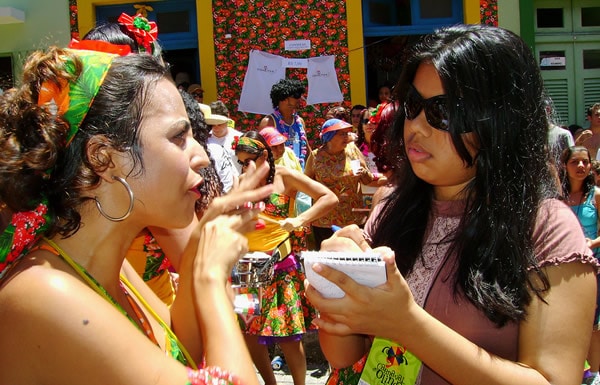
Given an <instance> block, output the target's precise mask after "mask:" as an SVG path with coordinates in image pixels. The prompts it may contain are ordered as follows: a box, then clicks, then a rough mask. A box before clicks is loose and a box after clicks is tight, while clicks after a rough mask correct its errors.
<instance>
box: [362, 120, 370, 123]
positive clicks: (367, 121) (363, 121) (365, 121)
mask: <svg viewBox="0 0 600 385" xmlns="http://www.w3.org/2000/svg"><path fill="white" fill-rule="evenodd" d="M370 121H371V119H363V120H362V124H369V122H370Z"/></svg>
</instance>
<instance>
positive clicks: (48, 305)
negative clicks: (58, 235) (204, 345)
mask: <svg viewBox="0 0 600 385" xmlns="http://www.w3.org/2000/svg"><path fill="white" fill-rule="evenodd" d="M42 257H43V255H42ZM42 259H43V258H42ZM23 262H24V265H23V266H18V270H17V271H16V272H14V273H12V275H11V276H10V277H8V278H7V281H6V282H4V283H3V285H2V286H1V287H0V321H1V322H2V328H0V340H1V341H2V344H0V383H2V384H5V383H6V384H8V383H10V384H42V383H61V384H75V383H81V382H82V381H83V379H86V378H87V379H89V381H86V382H87V383H88V384H94V385H95V384H98V385H99V384H101V383H119V382H120V383H125V382H123V378H120V377H119V376H121V377H122V375H123V373H125V372H124V371H123V372H122V371H119V370H115V371H106V368H107V367H113V368H114V367H117V366H119V365H120V364H119V360H122V357H124V356H127V354H131V351H133V350H135V351H136V352H144V353H143V354H142V353H140V356H139V357H138V358H139V359H140V360H141V361H144V360H146V362H149V361H152V362H156V361H155V360H160V359H162V358H164V353H163V352H162V351H161V350H160V349H156V346H155V345H154V344H153V343H152V342H151V341H150V340H149V339H148V338H146V337H145V336H144V335H143V333H140V332H139V331H138V330H136V328H135V326H134V325H133V324H132V323H131V322H130V321H129V320H128V318H127V317H125V316H123V314H121V313H120V312H119V310H117V308H115V307H114V306H113V305H112V304H111V303H109V302H108V301H107V300H105V299H104V298H103V297H102V296H100V295H98V294H97V293H96V292H95V291H94V290H93V289H92V288H90V287H89V286H88V285H87V284H86V283H85V282H84V281H82V280H80V278H79V277H78V276H76V275H75V274H76V273H71V271H69V270H68V269H69V268H68V267H66V268H65V269H64V270H63V269H62V268H61V266H60V265H59V264H58V263H53V262H52V260H51V259H50V261H46V262H45V263H41V264H39V263H35V261H31V260H24V261H23ZM19 265H21V264H19ZM53 265H54V266H53ZM32 362H35V363H36V364H35V365H34V366H33V367H32V366H31V363H32ZM73 362H77V365H73ZM98 362H103V365H98ZM130 364H131V363H130V362H129V363H128V365H130ZM134 372H135V370H134ZM102 381H104V382H102ZM141 382H143V381H141ZM141 382H140V383H141Z"/></svg>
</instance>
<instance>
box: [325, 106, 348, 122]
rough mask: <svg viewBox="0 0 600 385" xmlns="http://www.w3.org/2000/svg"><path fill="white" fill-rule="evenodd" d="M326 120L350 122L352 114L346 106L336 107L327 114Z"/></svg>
mask: <svg viewBox="0 0 600 385" xmlns="http://www.w3.org/2000/svg"><path fill="white" fill-rule="evenodd" d="M325 119H326V120H329V119H339V120H343V121H344V122H349V121H350V112H349V111H348V109H347V108H346V107H344V106H334V107H331V108H330V109H329V110H327V113H326V114H325Z"/></svg>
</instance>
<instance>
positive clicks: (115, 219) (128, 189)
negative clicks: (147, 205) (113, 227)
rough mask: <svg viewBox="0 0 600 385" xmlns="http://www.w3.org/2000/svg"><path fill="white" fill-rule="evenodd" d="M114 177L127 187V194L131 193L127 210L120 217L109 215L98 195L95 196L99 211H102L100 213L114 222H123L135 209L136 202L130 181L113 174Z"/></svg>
mask: <svg viewBox="0 0 600 385" xmlns="http://www.w3.org/2000/svg"><path fill="white" fill-rule="evenodd" d="M112 178H113V179H114V180H116V181H117V182H119V183H121V184H122V185H123V186H124V187H125V190H127V194H128V195H129V208H128V209H127V212H126V213H125V214H124V215H122V216H120V217H112V216H110V215H108V214H107V213H106V212H104V209H103V208H102V205H101V204H100V201H99V200H98V197H94V201H96V207H97V208H98V211H100V214H101V215H102V216H103V217H104V218H106V219H108V220H109V221H112V222H121V221H123V220H125V219H127V217H128V216H129V214H131V212H132V211H133V202H134V197H133V191H132V190H131V187H129V183H127V181H126V180H125V179H123V178H121V177H120V176H113V177H112Z"/></svg>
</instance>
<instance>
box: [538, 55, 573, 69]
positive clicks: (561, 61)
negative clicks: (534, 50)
mask: <svg viewBox="0 0 600 385" xmlns="http://www.w3.org/2000/svg"><path fill="white" fill-rule="evenodd" d="M566 65H567V58H566V57H564V56H559V57H545V58H543V59H542V62H541V63H540V67H564V66H566Z"/></svg>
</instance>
